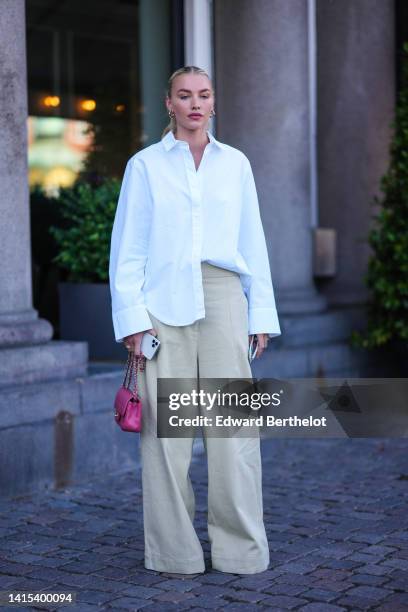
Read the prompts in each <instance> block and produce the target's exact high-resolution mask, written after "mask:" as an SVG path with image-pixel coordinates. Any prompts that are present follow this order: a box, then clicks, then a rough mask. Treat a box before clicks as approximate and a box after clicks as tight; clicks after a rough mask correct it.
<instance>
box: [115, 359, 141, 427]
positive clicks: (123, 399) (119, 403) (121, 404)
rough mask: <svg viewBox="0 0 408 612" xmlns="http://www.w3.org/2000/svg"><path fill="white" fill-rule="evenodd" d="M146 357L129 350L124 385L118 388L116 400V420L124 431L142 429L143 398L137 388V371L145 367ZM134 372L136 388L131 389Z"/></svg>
mask: <svg viewBox="0 0 408 612" xmlns="http://www.w3.org/2000/svg"><path fill="white" fill-rule="evenodd" d="M144 360H145V357H144V356H143V355H142V356H139V355H135V354H134V352H133V351H129V353H128V360H127V369H126V374H125V378H124V380H123V383H122V386H121V387H120V388H119V389H118V391H117V393H116V396H115V402H114V408H115V412H114V416H115V421H116V422H117V424H118V425H119V427H120V428H121V429H122V430H123V431H134V432H136V433H138V432H140V431H141V429H142V399H141V397H140V395H139V392H138V389H137V371H138V370H139V371H140V372H143V370H144V369H145V361H144ZM132 373H133V374H134V388H133V391H131V390H130V385H131V379H132Z"/></svg>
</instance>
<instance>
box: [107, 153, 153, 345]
mask: <svg viewBox="0 0 408 612" xmlns="http://www.w3.org/2000/svg"><path fill="white" fill-rule="evenodd" d="M144 172H145V170H144V167H143V163H142V162H141V160H140V159H137V158H136V157H133V158H131V159H129V161H128V163H127V165H126V169H125V173H124V176H123V180H122V185H121V189H120V194H119V200H118V204H117V208H116V214H115V219H114V223H113V228H112V235H111V247H110V260H109V283H110V290H111V298H112V319H113V328H114V334H115V340H116V342H122V341H123V338H124V337H126V336H129V335H130V334H135V333H137V332H140V331H144V330H147V329H151V328H152V327H153V325H152V322H151V320H150V317H149V314H148V311H147V309H146V304H145V299H144V295H143V284H144V271H145V265H146V260H147V253H148V244H149V233H150V225H151V216H152V215H151V212H152V202H151V195H150V192H149V186H148V184H147V181H146V177H145V174H144Z"/></svg>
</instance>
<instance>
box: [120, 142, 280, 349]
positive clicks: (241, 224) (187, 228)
mask: <svg viewBox="0 0 408 612" xmlns="http://www.w3.org/2000/svg"><path fill="white" fill-rule="evenodd" d="M207 135H208V138H209V141H210V142H209V143H208V144H207V146H206V147H205V149H204V153H203V156H202V159H201V162H200V165H199V167H198V170H196V168H195V163H194V158H193V155H192V153H191V151H190V147H189V144H188V143H187V142H186V141H183V140H178V139H176V138H175V136H174V134H173V132H172V131H170V132H168V133H167V134H166V135H165V136H164V137H163V138H162V139H161V140H160V141H159V142H156V143H154V144H152V145H150V146H148V147H146V148H145V149H142V150H140V151H138V152H137V153H135V154H134V155H133V156H132V157H131V158H130V159H129V160H128V162H127V165H126V169H125V173H124V176H123V181H122V185H121V190H120V195H119V200H118V204H117V208H116V214H115V220H114V224H113V228H112V236H111V247H110V261H109V283H110V290H111V297H112V318H113V328H114V333H115V339H116V342H121V341H122V340H123V338H124V337H125V336H129V335H131V334H135V333H137V332H140V331H144V330H146V329H150V328H152V327H153V324H152V322H151V320H150V317H149V313H148V311H149V312H151V313H152V315H153V316H155V317H156V318H157V319H159V320H160V321H162V322H163V323H166V324H167V325H189V324H191V323H193V322H194V321H196V320H197V319H202V318H204V317H205V308H204V292H203V284H202V275H201V262H202V261H207V262H208V263H210V264H213V265H215V266H219V267H222V268H226V269H227V270H232V271H235V272H237V273H238V274H239V276H240V280H241V284H242V288H243V290H244V293H245V296H246V298H247V300H248V321H249V326H248V334H256V333H268V334H269V336H270V337H271V338H272V337H273V336H278V335H280V334H281V331H280V327H279V320H278V316H277V311H276V305H275V297H274V291H273V287H272V280H271V273H270V267H269V259H268V252H267V247H266V242H265V236H264V231H263V227H262V222H261V217H260V212H259V205H258V198H257V192H256V187H255V182H254V177H253V174H252V169H251V164H250V162H249V160H248V158H247V157H246V156H245V155H244V153H242V152H241V151H240V150H239V149H236V148H234V147H232V146H230V145H227V144H224V143H221V142H219V141H218V140H216V139H215V137H214V136H213V135H212V134H211V133H210V132H209V131H207Z"/></svg>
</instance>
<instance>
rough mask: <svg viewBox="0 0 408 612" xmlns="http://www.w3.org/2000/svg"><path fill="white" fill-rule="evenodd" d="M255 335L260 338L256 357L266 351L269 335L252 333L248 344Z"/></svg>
mask: <svg viewBox="0 0 408 612" xmlns="http://www.w3.org/2000/svg"><path fill="white" fill-rule="evenodd" d="M254 336H256V337H257V338H258V346H257V349H256V355H255V358H259V357H260V356H261V355H262V353H263V352H264V350H265V349H266V347H267V346H268V340H269V335H268V334H251V335H250V336H249V337H248V346H249V345H250V344H251V340H252V338H253V337H254Z"/></svg>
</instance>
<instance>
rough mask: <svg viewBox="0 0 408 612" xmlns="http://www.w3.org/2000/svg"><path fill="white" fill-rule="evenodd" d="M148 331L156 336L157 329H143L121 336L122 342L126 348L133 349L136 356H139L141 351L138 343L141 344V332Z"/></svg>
mask: <svg viewBox="0 0 408 612" xmlns="http://www.w3.org/2000/svg"><path fill="white" fill-rule="evenodd" d="M146 332H148V333H149V334H151V335H152V336H157V331H156V330H155V329H153V328H152V329H144V330H143V331H141V332H137V334H131V335H130V336H126V337H125V338H123V343H124V345H125V346H126V348H127V349H128V351H133V352H134V354H135V355H136V356H141V355H142V354H143V353H142V351H141V350H140V345H141V344H142V338H143V334H145V333H146Z"/></svg>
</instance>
